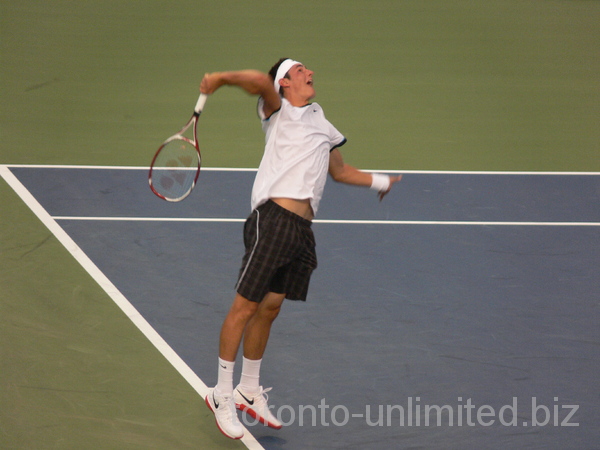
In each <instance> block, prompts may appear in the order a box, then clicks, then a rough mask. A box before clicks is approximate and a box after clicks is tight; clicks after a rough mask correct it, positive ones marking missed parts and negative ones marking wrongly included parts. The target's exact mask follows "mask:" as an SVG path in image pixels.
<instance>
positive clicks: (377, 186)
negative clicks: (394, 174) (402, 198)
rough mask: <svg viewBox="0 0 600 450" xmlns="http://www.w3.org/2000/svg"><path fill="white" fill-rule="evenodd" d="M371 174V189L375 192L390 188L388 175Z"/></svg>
mask: <svg viewBox="0 0 600 450" xmlns="http://www.w3.org/2000/svg"><path fill="white" fill-rule="evenodd" d="M371 175H372V176H373V181H372V182H371V189H373V190H374V191H377V192H383V191H387V190H388V189H389V188H390V177H389V176H388V175H382V174H380V173H373V174H371Z"/></svg>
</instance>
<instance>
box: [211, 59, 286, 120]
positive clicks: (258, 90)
mask: <svg viewBox="0 0 600 450" xmlns="http://www.w3.org/2000/svg"><path fill="white" fill-rule="evenodd" d="M221 86H237V87H240V88H242V89H243V90H244V91H246V92H247V93H248V94H250V95H258V96H260V97H262V98H263V100H264V106H263V111H264V113H265V116H266V117H270V116H271V114H273V112H275V111H277V110H278V109H279V108H280V107H281V97H279V93H277V91H275V87H274V86H273V80H272V79H271V77H270V76H269V75H268V74H266V73H263V72H260V71H258V70H238V71H232V72H212V73H207V74H205V75H204V78H202V82H201V83H200V92H202V93H204V94H212V93H213V92H215V91H216V90H217V89H219V88H220V87H221Z"/></svg>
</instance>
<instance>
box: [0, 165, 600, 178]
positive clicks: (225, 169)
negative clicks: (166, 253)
mask: <svg viewBox="0 0 600 450" xmlns="http://www.w3.org/2000/svg"><path fill="white" fill-rule="evenodd" d="M4 165H5V166H6V167H9V168H11V167H15V168H32V169H82V170H90V169H98V170H145V171H148V170H149V167H145V166H91V165H68V164H58V165H53V164H4ZM202 170H205V171H209V172H211V171H213V172H256V171H257V170H258V169H256V168H232V167H202ZM361 170H363V171H364V172H383V173H398V174H404V173H407V174H408V173H415V174H434V175H435V174H442V175H443V174H448V175H559V176H572V175H574V176H580V175H581V176H584V175H585V176H598V175H600V172H548V171H546V172H541V171H540V172H535V171H527V172H521V171H493V170H388V169H361Z"/></svg>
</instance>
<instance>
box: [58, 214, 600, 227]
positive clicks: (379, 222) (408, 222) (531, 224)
mask: <svg viewBox="0 0 600 450" xmlns="http://www.w3.org/2000/svg"><path fill="white" fill-rule="evenodd" d="M52 218H53V219H54V220H81V221H109V222H208V223H211V222H212V223H228V222H230V223H239V222H245V221H246V219H225V218H223V219H220V218H202V217H90V216H87V217H83V216H53V217H52ZM313 222H314V223H327V224H350V225H477V226H486V225H489V226H529V227H598V226H600V222H485V221H464V220H333V219H332V220H328V219H315V220H313Z"/></svg>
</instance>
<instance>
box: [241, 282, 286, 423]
mask: <svg viewBox="0 0 600 450" xmlns="http://www.w3.org/2000/svg"><path fill="white" fill-rule="evenodd" d="M284 298H285V294H277V293H273V292H270V293H268V294H267V295H266V296H265V297H264V299H263V300H262V301H261V302H260V304H259V306H258V309H257V310H256V313H255V314H254V315H253V316H252V317H251V318H250V320H249V321H248V324H247V325H246V330H245V332H244V359H243V365H242V377H241V379H240V384H239V385H238V386H237V387H236V389H235V391H234V399H235V403H236V406H237V407H238V408H239V409H241V410H242V411H245V412H246V413H247V414H249V415H250V416H252V417H253V418H255V419H258V420H259V421H260V422H261V423H263V424H265V425H268V426H270V427H272V428H275V429H279V428H281V422H279V421H278V420H277V419H276V418H275V416H273V414H272V413H271V411H270V410H269V405H268V403H267V400H268V397H267V395H266V392H268V391H270V390H271V388H267V389H263V388H262V386H260V382H259V375H260V365H261V362H262V357H263V355H264V352H265V349H266V347H267V342H268V340H269V335H270V332H271V326H272V324H273V322H274V321H275V319H276V318H277V316H278V315H279V311H280V310H281V305H282V303H283V300H284Z"/></svg>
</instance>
